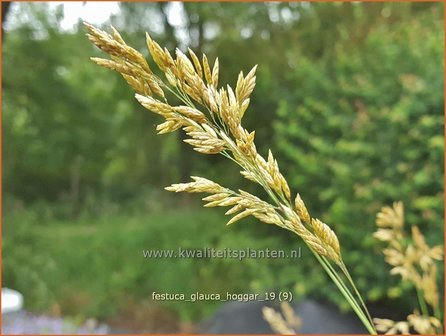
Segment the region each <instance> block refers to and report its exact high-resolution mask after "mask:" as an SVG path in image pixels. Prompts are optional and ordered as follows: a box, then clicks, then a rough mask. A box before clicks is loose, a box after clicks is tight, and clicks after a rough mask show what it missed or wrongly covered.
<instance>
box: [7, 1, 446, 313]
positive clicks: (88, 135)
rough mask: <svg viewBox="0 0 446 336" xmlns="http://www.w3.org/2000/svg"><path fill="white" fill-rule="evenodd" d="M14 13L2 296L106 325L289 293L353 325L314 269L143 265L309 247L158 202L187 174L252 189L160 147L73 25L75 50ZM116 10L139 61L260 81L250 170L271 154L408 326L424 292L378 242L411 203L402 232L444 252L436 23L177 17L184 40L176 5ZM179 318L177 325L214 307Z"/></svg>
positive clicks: (363, 8) (423, 10)
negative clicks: (159, 310)
mask: <svg viewBox="0 0 446 336" xmlns="http://www.w3.org/2000/svg"><path fill="white" fill-rule="evenodd" d="M15 6H17V7H16V12H15V14H11V15H12V16H11V18H10V20H12V21H14V22H11V27H10V28H9V29H7V30H6V31H5V41H4V44H3V100H2V104H3V105H2V109H3V139H4V141H3V158H4V159H3V191H4V194H5V200H6V201H5V202H4V205H3V209H4V213H5V215H4V218H3V233H4V234H3V239H4V244H3V280H4V285H5V286H10V287H13V288H16V289H18V290H20V291H22V292H23V293H25V298H26V299H27V304H29V307H31V308H32V309H35V310H48V309H49V307H51V306H52V305H54V304H56V305H58V306H60V307H62V311H63V312H64V313H66V314H72V315H76V314H85V316H97V317H101V318H104V317H107V316H111V315H113V314H116V313H117V312H118V311H119V309H120V308H119V307H120V305H119V302H122V301H123V300H124V298H125V297H127V296H133V297H134V298H135V299H137V300H147V298H148V297H149V296H150V295H151V291H173V290H176V291H178V292H181V291H185V292H187V291H192V292H193V291H198V290H200V289H201V290H202V289H205V290H206V291H209V292H218V291H240V292H249V291H261V290H265V289H271V288H275V289H276V288H277V289H290V288H292V289H293V290H294V292H295V293H296V295H297V296H306V295H308V296H314V297H318V298H328V299H329V300H331V301H333V302H336V303H337V304H339V305H340V306H341V308H346V303H345V302H343V300H342V298H341V296H340V295H339V294H338V293H337V292H336V290H335V288H334V286H332V285H331V284H330V282H329V281H328V280H327V278H326V276H325V275H324V273H323V272H322V270H321V269H320V268H319V267H317V265H316V263H315V261H314V260H313V259H312V258H311V256H310V255H304V256H303V258H302V259H301V260H299V264H298V265H297V264H296V263H290V262H289V261H280V262H279V261H277V260H269V261H261V262H259V261H258V260H246V261H244V262H229V261H222V260H221V261H218V262H215V261H212V262H206V261H203V262H202V261H191V260H181V261H180V260H172V261H165V262H164V261H163V263H160V262H148V261H146V260H144V259H143V257H142V256H141V255H140V254H141V249H143V248H149V247H150V248H155V247H156V248H172V247H174V246H182V247H187V246H192V245H194V246H196V247H207V246H212V247H219V248H223V247H226V246H233V247H246V246H249V247H252V248H261V247H270V248H274V247H275V248H278V246H286V247H287V248H289V247H295V246H296V244H298V243H300V242H299V240H297V239H296V237H292V236H290V235H289V233H287V232H285V231H280V230H279V229H277V228H274V227H270V226H265V225H260V224H259V223H254V222H253V221H251V222H249V221H244V222H241V223H238V224H237V225H236V226H233V227H231V228H230V229H226V228H225V227H224V225H223V224H224V220H225V219H224V218H223V216H222V215H217V214H216V213H215V212H212V211H209V210H207V209H203V210H201V209H199V208H198V207H197V204H198V201H197V197H193V200H191V198H190V197H188V196H187V195H186V196H178V195H174V196H170V195H166V193H164V192H163V191H162V187H164V186H165V185H168V184H170V183H173V182H177V181H180V180H187V179H188V176H189V175H192V174H193V175H202V176H204V177H207V178H211V179H215V180H217V181H218V182H221V183H222V184H224V185H228V186H229V187H236V188H240V187H243V188H246V189H248V190H252V191H257V189H256V186H252V185H250V184H249V182H247V181H246V180H243V179H242V178H241V177H240V176H239V175H238V171H237V169H236V167H233V166H232V165H231V163H230V162H226V161H225V160H223V158H221V157H215V156H199V155H197V154H196V153H194V152H193V151H192V150H191V149H190V148H189V147H188V146H187V145H186V144H184V143H183V142H182V136H181V134H169V135H165V136H156V135H155V132H154V125H155V124H156V123H158V122H159V119H158V118H157V116H155V115H152V114H150V113H148V112H147V111H145V110H144V109H143V108H142V107H140V106H139V105H138V104H137V103H136V102H135V100H134V99H133V93H132V92H131V90H130V89H129V88H128V87H127V86H126V85H125V83H124V81H123V80H121V78H119V76H118V75H116V74H115V73H112V72H110V71H106V70H104V69H102V68H100V67H98V66H96V65H95V64H93V63H92V62H90V61H89V60H88V57H90V56H94V55H100V53H99V52H98V50H96V49H94V48H93V47H92V46H91V44H90V43H89V42H88V40H87V39H86V38H85V36H84V33H85V32H84V31H83V28H82V26H81V24H80V23H79V25H78V26H77V27H75V29H74V30H73V31H64V30H62V29H61V28H60V21H61V19H62V12H61V10H60V8H59V10H56V11H50V10H49V9H48V7H47V6H46V5H45V4H41V3H40V4H37V3H34V4H33V3H29V4H26V3H23V4H15ZM120 6H121V11H120V13H119V14H116V15H114V16H113V17H112V18H111V21H112V23H113V24H114V25H115V26H116V27H117V28H118V29H119V30H120V31H122V33H123V36H124V38H126V39H127V40H128V43H129V44H132V45H134V46H136V47H138V49H140V50H144V48H145V45H144V32H145V31H149V32H150V33H151V35H152V36H153V37H154V38H155V39H157V40H158V41H159V42H160V43H161V44H164V45H166V46H167V47H168V48H169V49H170V50H173V48H174V47H176V46H177V45H178V46H180V48H181V49H185V47H186V44H188V45H191V47H192V48H193V49H194V50H195V51H197V52H206V53H207V54H208V55H209V56H210V58H211V60H213V59H214V58H215V57H216V56H218V57H219V59H220V64H221V69H222V70H221V72H222V73H221V82H222V83H229V84H234V83H235V81H236V76H237V74H238V72H239V71H240V70H243V71H244V72H245V73H246V72H247V71H249V69H250V68H251V67H252V66H253V65H254V64H259V69H258V75H257V87H256V89H255V91H254V94H253V97H252V102H251V107H250V110H249V111H248V112H247V114H246V117H245V120H244V122H245V125H246V126H247V128H248V129H255V130H256V136H257V146H258V148H259V151H260V152H261V153H263V154H265V153H266V152H267V149H268V148H271V149H272V150H273V152H274V153H275V155H276V156H277V158H278V161H279V164H280V166H281V170H282V171H283V173H284V175H285V176H286V177H287V179H288V180H289V182H290V184H291V186H292V190H293V191H294V192H299V193H300V194H301V195H302V198H303V199H304V201H305V202H306V204H307V206H308V208H309V209H310V211H311V212H312V214H313V215H314V216H317V217H320V218H322V219H323V220H325V221H326V222H327V223H329V224H330V225H331V226H332V227H334V229H335V230H336V232H337V234H338V235H339V237H340V241H341V242H342V247H343V255H344V258H345V260H346V264H347V265H348V266H349V267H350V268H351V270H352V275H353V277H354V278H355V279H356V281H357V284H358V287H359V288H360V290H361V291H362V292H363V293H365V297H366V299H367V300H368V301H369V302H371V303H373V302H379V304H382V302H387V304H388V305H394V306H399V307H400V313H401V314H405V313H407V312H408V311H410V310H411V307H413V306H414V305H415V302H416V298H415V295H414V293H413V290H412V289H411V288H409V287H407V286H406V285H404V284H402V285H401V284H400V282H399V279H398V278H397V277H394V276H390V275H389V273H388V271H389V267H388V266H387V265H386V264H385V263H384V261H383V256H382V253H381V246H380V244H378V243H377V242H376V241H375V240H374V239H373V238H372V232H373V231H374V217H375V213H376V212H377V211H378V210H379V209H380V207H381V206H382V205H385V204H389V203H391V202H392V201H394V200H403V201H404V203H405V206H406V215H407V216H406V217H407V223H408V224H409V225H411V224H417V225H419V227H420V228H421V229H422V231H423V232H424V234H425V235H426V237H427V240H428V242H429V243H431V244H441V243H443V241H442V239H443V215H442V214H443V191H442V190H443V168H444V167H443V152H444V142H443V139H444V135H443V128H444V119H443V110H444V100H443V92H444V90H443V88H444V83H443V70H444V64H443V55H444V54H443V52H444V40H443V36H444V34H443V13H442V12H443V5H442V4H440V3H342V4H341V3H312V4H308V3H238V4H235V3H231V4H229V3H202V4H198V3H185V4H183V5H182V6H183V10H184V12H183V13H184V15H185V20H184V22H183V23H182V24H181V25H174V24H172V22H171V20H169V16H168V13H169V11H171V9H172V8H171V4H169V3H121V4H120ZM144 53H145V54H147V51H144ZM169 197H173V198H174V199H175V201H172V200H171V199H169ZM172 208H174V209H175V211H173V210H172ZM250 223H251V224H250ZM439 274H440V275H442V274H443V270H441V272H439ZM310 279H311V281H310ZM179 280H181V281H179ZM439 281H442V279H440V278H439ZM441 288H442V287H441ZM441 296H442V295H441ZM111 302H115V303H111ZM168 306H169V307H168V308H170V309H172V310H173V311H176V312H177V313H178V314H179V315H180V316H181V317H182V318H184V319H198V318H202V317H203V316H205V315H207V314H209V312H210V311H212V309H213V308H214V307H215V305H214V304H212V303H199V304H184V306H183V305H180V304H178V303H171V304H168ZM186 306H187V307H186Z"/></svg>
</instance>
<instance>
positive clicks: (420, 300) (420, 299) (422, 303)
mask: <svg viewBox="0 0 446 336" xmlns="http://www.w3.org/2000/svg"><path fill="white" fill-rule="evenodd" d="M415 288H416V290H417V297H418V303H419V304H420V309H421V313H422V314H423V315H424V316H426V317H428V316H429V310H428V309H427V305H426V301H424V297H423V294H422V293H421V291H420V289H419V288H418V287H415Z"/></svg>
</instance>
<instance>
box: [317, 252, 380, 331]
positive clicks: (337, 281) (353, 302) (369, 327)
mask: <svg viewBox="0 0 446 336" xmlns="http://www.w3.org/2000/svg"><path fill="white" fill-rule="evenodd" d="M310 250H311V249H310ZM311 251H312V252H313V254H314V255H315V257H316V259H317V260H318V261H319V263H320V264H321V265H322V267H323V268H324V270H325V271H326V272H327V274H328V275H329V276H330V278H331V279H332V280H333V282H334V283H335V285H336V286H337V287H338V289H339V291H340V292H341V293H342V294H343V295H344V297H345V299H346V300H347V302H348V303H349V304H350V306H351V307H352V308H353V310H354V311H355V313H356V315H357V316H358V317H359V319H360V320H361V322H362V323H363V324H364V326H365V327H366V328H367V330H368V332H369V333H370V334H371V335H376V334H377V332H376V331H375V328H374V326H373V324H372V323H371V322H370V321H369V320H368V319H367V317H366V316H365V315H364V312H363V311H362V310H361V308H360V306H359V304H358V303H357V302H356V300H355V298H354V297H353V295H352V294H351V293H350V291H349V290H348V289H347V288H346V286H345V284H344V283H343V282H342V279H340V278H339V275H337V273H336V272H334V270H333V268H332V267H331V265H330V266H328V265H327V263H328V261H327V260H324V258H323V257H321V256H320V255H319V254H317V253H316V252H314V251H313V250H311Z"/></svg>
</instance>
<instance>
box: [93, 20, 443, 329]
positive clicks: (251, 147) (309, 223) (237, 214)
mask: <svg viewBox="0 0 446 336" xmlns="http://www.w3.org/2000/svg"><path fill="white" fill-rule="evenodd" d="M85 26H86V28H87V30H88V34H87V35H88V38H89V39H90V41H91V42H92V43H94V44H95V45H96V46H97V47H98V48H99V49H101V50H102V51H104V52H105V53H106V54H108V55H109V56H110V58H109V59H103V58H92V60H93V61H94V62H96V63H97V64H98V65H101V66H103V67H106V68H108V69H112V70H115V71H117V72H118V73H120V74H121V75H122V77H123V78H124V79H125V80H126V82H127V83H128V84H129V85H130V86H131V87H132V88H133V89H134V91H135V92H136V94H135V97H136V99H137V100H138V101H139V102H140V103H141V105H142V106H144V107H145V108H146V109H148V110H149V111H151V112H153V113H156V114H158V115H159V116H160V119H163V122H161V123H160V124H159V125H158V126H157V127H156V130H157V132H158V134H165V133H170V132H174V131H177V130H182V131H184V132H185V134H186V135H187V138H186V139H185V140H184V141H185V142H186V143H188V144H189V145H191V146H192V147H193V149H194V150H195V151H197V152H198V153H201V154H207V155H215V154H220V155H223V156H224V157H226V158H227V159H229V160H231V161H233V162H234V164H236V165H237V166H239V167H240V174H241V175H242V176H243V177H244V178H246V179H248V180H250V181H252V182H253V183H256V184H258V185H260V186H261V187H262V188H263V189H264V190H265V192H266V195H268V198H265V199H263V198H261V197H259V196H256V195H253V194H251V193H249V192H246V191H244V190H240V189H239V190H232V189H229V188H227V187H225V186H222V185H220V184H219V183H217V182H214V181H211V180H208V179H206V178H204V177H199V176H192V177H191V178H192V181H190V182H186V183H179V184H172V185H171V186H169V187H166V190H168V191H172V192H177V193H178V192H187V193H205V194H208V195H207V196H205V197H204V198H203V201H204V202H205V205H204V206H205V207H217V206H218V207H229V210H227V211H226V215H228V216H231V218H230V219H229V221H228V222H227V225H230V224H233V223H235V222H237V221H239V220H241V219H243V218H245V217H247V216H253V217H255V218H256V219H258V220H259V221H261V222H263V223H266V224H273V225H276V226H278V227H280V228H283V229H286V230H289V231H291V232H292V233H294V234H296V235H297V236H299V237H300V238H301V239H302V240H303V242H304V243H305V244H306V245H307V247H308V248H309V250H310V251H311V252H312V253H313V255H314V256H315V258H316V259H317V260H318V262H319V263H320V265H321V266H322V268H323V270H324V271H325V272H326V273H327V274H328V276H329V277H330V278H331V280H332V281H333V282H334V283H335V285H336V286H337V288H338V289H339V291H340V292H341V293H342V295H343V296H344V298H345V299H346V300H347V302H348V303H349V304H350V306H351V308H352V309H353V310H354V312H355V313H356V315H357V316H358V318H359V319H360V320H361V321H362V323H363V324H364V326H365V327H366V328H367V330H368V332H370V333H371V334H377V328H376V327H375V323H374V321H373V320H372V317H371V316H370V314H369V312H368V309H367V307H366V305H365V303H364V300H363V299H362V296H361V294H360V293H359V291H358V290H357V287H356V285H355V282H354V280H353V279H352V277H351V275H350V273H349V271H348V267H347V265H346V264H345V262H344V260H343V257H342V243H341V242H340V241H339V240H338V237H337V235H336V233H335V232H334V231H333V230H332V228H331V227H330V226H329V225H327V224H326V223H324V222H323V221H321V220H320V219H318V218H317V217H315V216H313V215H312V214H310V213H309V211H308V209H307V207H306V206H305V203H304V201H303V200H302V199H301V197H300V195H299V193H296V192H293V191H291V190H290V187H289V185H288V182H287V180H286V178H285V177H284V176H283V174H282V173H281V171H280V169H279V164H278V162H277V160H276V159H275V157H274V155H273V153H272V152H271V151H268V154H267V156H266V157H263V156H262V155H261V154H260V153H258V151H257V148H256V145H255V131H249V130H247V129H246V128H244V127H243V125H242V120H243V117H244V115H245V113H246V112H247V110H248V108H249V104H250V95H251V93H252V92H253V90H254V87H255V84H256V68H257V66H254V67H253V68H252V70H251V71H249V72H248V73H247V74H246V75H244V74H243V72H240V74H239V76H238V78H237V82H236V86H235V88H232V87H231V86H229V85H227V86H226V87H221V86H219V72H220V65H219V61H218V58H217V59H216V60H215V62H213V64H211V63H210V62H209V60H208V58H207V56H206V55H203V56H202V57H200V58H199V57H198V56H197V55H196V54H195V53H194V52H193V51H192V50H190V49H189V51H188V54H189V55H188V56H187V55H186V54H184V53H183V52H181V51H180V50H179V49H177V50H176V52H175V55H171V54H170V52H169V51H168V50H167V49H166V48H163V47H161V46H160V45H159V44H158V43H157V42H155V41H154V40H153V39H152V38H151V37H150V35H149V34H147V35H146V40H147V47H148V50H149V52H150V56H151V57H152V59H153V61H154V62H155V64H156V65H157V66H158V68H159V69H160V70H161V72H162V73H163V74H164V78H160V77H159V76H158V75H157V74H155V72H153V71H152V69H151V68H150V66H149V63H148V62H147V61H146V59H145V58H144V56H143V55H142V54H141V53H140V52H138V51H137V50H135V49H134V48H132V47H131V46H129V45H127V44H126V42H125V41H124V40H123V38H122V37H121V35H120V34H119V32H118V31H117V30H116V29H114V28H113V27H112V33H111V34H109V33H107V32H104V31H102V30H100V29H98V28H96V27H94V26H92V25H90V24H88V23H85ZM178 101H179V102H180V103H179V104H177V103H176V102H178ZM174 102H175V103H174ZM383 211H385V213H387V214H388V215H389V213H388V210H383ZM386 211H387V212H386ZM396 211H397V212H398V211H399V210H398V209H397V210H396ZM398 213H399V212H398ZM383 216H384V217H383ZM383 216H381V217H379V218H380V221H379V224H378V225H379V226H381V227H382V228H381V229H380V230H379V231H378V232H377V238H379V239H381V240H384V241H387V242H389V240H392V239H393V236H395V235H397V234H398V232H397V231H396V230H397V229H398V228H399V227H400V226H398V225H399V224H398V225H397V226H395V225H394V224H390V223H391V222H389V221H386V220H385V218H387V217H385V215H383ZM383 218H384V219H383ZM392 218H393V217H392ZM398 223H399V222H398ZM389 225H390V226H389ZM392 225H393V226H392ZM414 230H415V231H414V232H419V231H417V229H414ZM416 235H417V237H418V238H416V239H415V236H414V239H415V240H416V241H418V243H417V244H418V245H419V246H421V245H422V244H421V243H422V241H421V238H419V235H418V234H417V233H416ZM392 244H393V243H391V245H392ZM418 245H417V246H418ZM398 248H399V246H394V245H392V246H390V247H389V249H387V250H385V253H386V258H387V260H388V261H389V260H391V262H390V263H391V264H392V265H393V266H395V269H397V271H395V269H394V271H393V272H396V273H399V274H401V275H403V274H405V275H404V276H409V275H406V273H404V272H405V271H404V268H401V266H400V265H399V264H398V263H399V261H398V262H397V261H395V260H394V259H395V257H393V255H394V254H395V253H394V252H390V251H397V252H398V253H403V252H402V250H398ZM420 248H421V247H420ZM386 251H387V252H386ZM434 252H438V251H437V250H434ZM432 253H433V252H432ZM434 254H435V253H433V255H431V256H430V258H431V259H438V255H434ZM392 258H393V259H392ZM423 260H424V261H423V265H424V266H425V268H423V266H421V267H422V269H423V270H425V271H426V272H431V273H434V269H432V267H431V266H429V265H431V264H430V262H429V261H427V259H423ZM398 267H400V268H398ZM426 267H427V268H426ZM429 267H431V268H429ZM428 269H429V270H428ZM431 273H430V274H431ZM430 279H432V276H431V278H430ZM420 281H421V280H420ZM422 286H423V285H421V284H420V285H419V286H418V287H417V288H421V289H420V291H423V289H422V288H424V287H422ZM424 286H427V285H424ZM422 294H423V295H425V294H429V293H428V292H427V291H424V292H423V293H422ZM430 294H431V293H430ZM427 301H428V302H429V303H433V302H437V301H438V300H437V299H434V298H433V296H432V295H431V296H430V298H429V299H428V300H427ZM436 304H437V303H435V304H433V305H432V306H433V308H435V305H436ZM266 315H267V316H272V315H274V313H273V312H271V311H266ZM375 322H376V323H377V325H378V331H383V330H384V329H385V328H384V326H388V327H389V329H390V328H392V327H393V328H394V329H392V331H393V330H397V329H398V330H400V331H405V330H402V329H401V328H396V329H395V327H394V325H390V322H388V321H387V320H375ZM303 323H304V322H303ZM419 324H420V322H418V325H419ZM412 325H413V326H415V324H413V323H412ZM431 325H432V326H433V327H435V328H436V327H437V326H438V325H437V322H435V323H434V322H433V321H431ZM285 329H286V328H285V327H284V328H283V330H285ZM421 329H422V328H417V330H421ZM423 330H427V329H423ZM429 330H431V329H429ZM432 330H433V329H432Z"/></svg>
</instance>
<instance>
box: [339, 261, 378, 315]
mask: <svg viewBox="0 0 446 336" xmlns="http://www.w3.org/2000/svg"><path fill="white" fill-rule="evenodd" d="M339 267H340V268H341V270H342V272H343V273H344V274H345V276H346V277H347V279H348V281H349V282H350V285H351V286H352V288H353V290H354V292H355V294H356V296H357V297H358V299H359V302H360V303H361V305H362V307H363V308H364V311H365V312H366V314H367V318H368V319H369V321H370V322H372V323H373V320H372V317H371V316H370V313H369V310H368V309H367V306H366V305H365V302H364V300H363V298H362V296H361V294H360V292H359V290H358V288H357V287H356V285H355V282H354V281H353V279H352V277H351V275H350V272H349V271H348V269H347V267H346V266H345V264H344V262H342V263H341V265H340V266H339Z"/></svg>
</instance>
